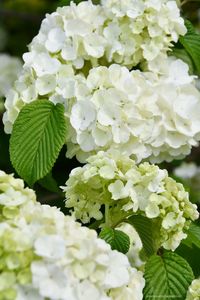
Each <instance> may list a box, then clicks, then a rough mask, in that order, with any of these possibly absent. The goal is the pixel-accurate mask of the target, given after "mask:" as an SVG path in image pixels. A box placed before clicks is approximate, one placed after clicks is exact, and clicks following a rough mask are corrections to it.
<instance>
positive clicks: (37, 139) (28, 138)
mask: <svg viewBox="0 0 200 300" xmlns="http://www.w3.org/2000/svg"><path fill="white" fill-rule="evenodd" d="M65 136H66V122H65V117H64V107H63V105H61V104H57V105H54V104H53V103H51V102H50V101H48V100H37V101H34V102H32V103H30V104H27V105H26V106H24V107H23V108H22V110H21V111H20V113H19V116H18V118H17V120H16V122H15V124H14V127H13V132H12V135H11V139H10V157H11V161H12V164H13V166H14V168H15V169H16V171H17V173H18V174H19V175H20V176H21V177H22V178H23V179H24V180H25V181H26V182H27V183H28V184H29V185H33V184H34V183H35V182H36V181H37V180H39V179H41V178H43V177H44V176H46V175H47V174H48V173H49V172H50V171H51V169H52V166H53V165H54V163H55V161H56V159H57V157H58V155H59V152H60V150H61V148H62V146H63V144H64V142H65Z"/></svg>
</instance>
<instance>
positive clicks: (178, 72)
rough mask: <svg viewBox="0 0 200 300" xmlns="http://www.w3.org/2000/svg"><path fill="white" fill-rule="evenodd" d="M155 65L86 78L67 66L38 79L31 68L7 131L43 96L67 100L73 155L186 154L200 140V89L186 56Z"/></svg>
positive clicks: (158, 157)
mask: <svg viewBox="0 0 200 300" xmlns="http://www.w3.org/2000/svg"><path fill="white" fill-rule="evenodd" d="M36 61H37V60H36ZM154 64H155V61H152V63H151V68H152V69H153V70H152V71H151V72H150V71H149V72H141V71H139V70H134V71H131V72H130V71H129V70H128V69H127V68H126V67H122V66H120V65H117V64H114V65H111V66H110V67H108V68H107V67H103V66H101V67H97V68H93V69H91V70H90V72H89V75H88V76H87V77H86V78H85V76H83V75H81V74H79V75H75V74H74V71H73V69H72V67H71V66H66V65H65V66H64V65H62V66H60V67H59V71H58V73H57V74H54V75H53V74H51V75H50V74H48V75H47V74H46V75H43V76H41V77H39V78H37V79H36V80H35V79H34V74H33V73H32V75H31V76H30V74H29V73H27V72H28V71H26V72H25V73H24V75H22V76H21V77H20V78H19V80H18V81H17V82H16V83H15V90H13V91H11V92H10V94H9V95H8V97H7V100H6V103H5V107H6V110H7V111H6V113H5V114H4V124H5V130H6V132H8V133H10V132H11V130H12V124H13V123H14V121H15V119H16V117H17V115H18V113H19V111H20V109H21V107H22V106H23V105H24V104H25V103H28V102H31V101H33V100H36V99H37V98H38V95H40V96H42V97H43V96H45V97H47V98H49V100H50V101H52V102H54V103H58V102H59V103H62V104H64V105H65V111H66V119H67V121H68V134H67V137H66V142H67V147H68V152H67V156H68V157H72V156H74V155H76V156H77V158H78V159H79V160H80V161H85V158H86V157H88V156H89V155H91V154H94V153H96V152H98V151H99V150H107V149H118V150H119V151H121V152H122V153H124V154H126V155H128V156H131V155H132V156H133V157H134V158H135V159H136V160H137V161H138V162H140V161H141V160H142V159H144V158H148V159H149V160H150V161H151V162H161V161H163V160H167V161H170V160H172V159H173V158H183V157H184V156H185V155H187V154H189V153H190V151H191V147H192V146H196V145H198V141H199V139H200V119H199V114H200V93H199V91H198V90H197V88H196V87H195V84H194V78H193V76H190V75H189V74H188V66H187V65H186V64H185V63H184V62H183V61H181V60H179V59H175V58H173V57H169V58H167V59H165V60H164V63H163V64H164V67H163V68H161V69H160V70H156V71H155V68H154ZM46 66H47V68H49V67H50V65H49V64H48V63H47V64H46ZM38 67H41V64H39V65H38Z"/></svg>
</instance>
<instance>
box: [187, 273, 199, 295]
mask: <svg viewBox="0 0 200 300" xmlns="http://www.w3.org/2000/svg"><path fill="white" fill-rule="evenodd" d="M199 299H200V278H198V279H195V280H193V281H192V283H191V285H190V287H189V289H188V293H187V297H186V300H199Z"/></svg>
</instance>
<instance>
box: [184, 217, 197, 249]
mask: <svg viewBox="0 0 200 300" xmlns="http://www.w3.org/2000/svg"><path fill="white" fill-rule="evenodd" d="M183 243H184V244H186V245H188V246H190V247H192V244H194V245H195V246H196V247H198V248H200V227H199V226H198V225H196V224H194V223H192V224H191V225H190V227H189V229H188V231H187V238H186V239H185V240H183Z"/></svg>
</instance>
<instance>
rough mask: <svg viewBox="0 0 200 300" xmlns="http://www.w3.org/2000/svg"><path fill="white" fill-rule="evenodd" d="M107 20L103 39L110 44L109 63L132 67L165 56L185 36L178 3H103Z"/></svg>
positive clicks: (134, 0)
mask: <svg viewBox="0 0 200 300" xmlns="http://www.w3.org/2000/svg"><path fill="white" fill-rule="evenodd" d="M101 3H102V5H103V7H104V9H105V14H106V16H107V18H108V23H107V27H106V28H105V29H104V36H105V37H106V38H107V39H108V40H109V41H110V47H109V49H108V50H107V53H108V55H109V56H108V58H109V59H108V61H110V60H112V61H115V62H117V63H120V64H123V65H126V66H133V65H137V64H138V63H140V62H141V61H143V60H146V61H151V60H153V59H155V58H156V57H157V56H158V55H159V54H160V53H166V52H167V50H169V48H170V46H172V44H171V43H172V42H177V41H178V38H179V35H185V33H186V31H187V30H186V28H185V25H184V20H183V19H182V18H181V17H180V10H179V8H178V6H177V3H176V1H171V0H170V1H169V0H144V1H141V0H102V1H101Z"/></svg>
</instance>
